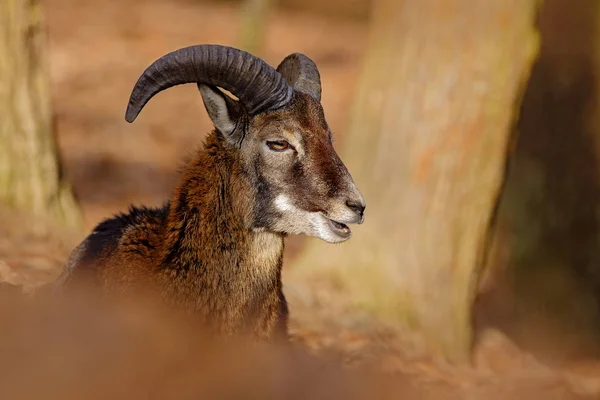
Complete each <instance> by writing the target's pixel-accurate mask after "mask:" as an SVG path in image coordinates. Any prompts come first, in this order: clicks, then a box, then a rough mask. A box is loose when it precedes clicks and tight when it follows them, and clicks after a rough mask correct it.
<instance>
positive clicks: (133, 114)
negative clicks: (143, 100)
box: [125, 107, 139, 124]
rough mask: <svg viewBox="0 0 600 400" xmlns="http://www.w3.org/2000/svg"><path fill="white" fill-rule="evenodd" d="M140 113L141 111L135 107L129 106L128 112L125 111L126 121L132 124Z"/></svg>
mask: <svg viewBox="0 0 600 400" xmlns="http://www.w3.org/2000/svg"><path fill="white" fill-rule="evenodd" d="M138 114H139V111H137V110H135V109H134V108H133V107H127V112H125V121H127V122H129V123H130V124H131V123H132V122H133V121H135V119H136V118H137V116H138Z"/></svg>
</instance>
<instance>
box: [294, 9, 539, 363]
mask: <svg viewBox="0 0 600 400" xmlns="http://www.w3.org/2000/svg"><path fill="white" fill-rule="evenodd" d="M538 6H539V1H536V0H496V1H481V2H473V1H471V0H438V1H436V0H424V1H409V0H404V1H396V0H376V1H375V2H374V9H373V12H372V18H373V20H372V28H371V33H370V39H369V47H368V50H367V52H366V54H365V62H364V70H363V73H362V76H361V78H360V81H359V82H358V87H357V98H356V101H355V106H354V109H353V113H352V121H351V128H350V131H349V132H348V136H347V138H346V139H345V140H344V143H345V148H344V152H343V153H342V155H343V159H344V161H345V162H346V164H347V165H348V167H349V169H350V172H351V173H352V175H353V176H354V179H355V181H356V183H357V185H358V187H359V189H361V191H362V192H363V194H364V195H365V198H366V200H367V211H366V222H365V224H364V225H363V226H362V227H359V228H356V229H355V235H354V238H353V239H351V240H350V241H349V242H347V243H345V244H344V245H342V246H338V248H337V249H335V250H334V251H328V253H329V254H331V255H332V256H331V257H327V256H324V254H327V253H325V251H327V250H325V249H324V248H323V247H322V245H321V244H318V243H313V244H311V247H309V248H308V249H307V251H306V253H305V255H304V258H302V259H301V260H300V261H299V262H300V263H301V264H303V265H304V267H305V268H310V267H313V268H317V267H318V269H319V270H323V269H324V267H325V266H327V265H331V266H333V267H332V268H337V269H339V272H338V274H339V279H340V280H341V281H342V282H343V283H344V286H346V287H347V288H348V289H349V290H351V292H352V295H353V296H354V298H355V299H356V301H357V302H358V303H359V304H363V305H366V306H367V307H369V308H371V309H372V310H375V311H378V312H386V313H391V314H393V315H394V316H395V317H397V318H398V319H399V320H400V321H401V322H402V323H403V324H404V325H405V326H407V327H408V328H410V329H412V330H414V331H417V332H419V334H420V336H422V337H424V338H425V342H426V345H427V347H428V349H429V350H430V351H432V352H434V353H442V354H444V355H446V356H447V357H448V358H449V359H453V360H456V361H461V360H466V358H467V357H468V354H469V351H470V348H471V342H472V321H471V320H472V312H471V310H472V304H473V299H474V296H475V293H476V287H477V281H478V276H479V273H480V271H481V266H482V265H483V263H484V258H485V254H486V248H487V242H488V240H487V238H488V230H489V226H490V223H491V220H492V218H493V214H494V210H495V206H496V203H497V199H498V196H499V194H500V191H501V187H502V183H503V178H504V171H505V163H506V158H507V151H508V149H509V143H510V139H511V133H512V131H513V126H514V121H515V118H516V110H518V104H519V103H520V98H521V95H522V93H523V91H524V88H525V84H526V82H527V79H528V78H529V75H530V71H531V68H532V65H533V63H534V61H535V59H536V54H537V51H538V47H539V37H538V34H537V31H536V29H535V23H534V22H535V15H536V11H537V7H538Z"/></svg>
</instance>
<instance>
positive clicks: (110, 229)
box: [63, 204, 168, 275]
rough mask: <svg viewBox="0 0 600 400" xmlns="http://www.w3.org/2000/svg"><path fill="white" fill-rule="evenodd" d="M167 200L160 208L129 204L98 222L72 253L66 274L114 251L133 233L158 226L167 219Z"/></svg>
mask: <svg viewBox="0 0 600 400" xmlns="http://www.w3.org/2000/svg"><path fill="white" fill-rule="evenodd" d="M167 213H168V204H166V205H165V206H163V207H160V208H148V207H136V206H130V207H129V210H128V212H127V213H119V214H116V215H114V216H113V217H112V218H109V219H106V220H104V221H102V222H101V223H99V224H98V225H97V226H96V227H95V228H94V230H93V231H92V233H90V235H88V237H86V238H85V239H84V240H83V241H82V242H81V243H80V244H79V245H78V246H77V247H76V248H75V249H74V250H73V252H72V253H71V255H70V256H69V259H68V260H67V262H66V264H65V268H64V272H63V275H64V274H68V273H69V272H71V271H73V270H74V269H75V268H77V267H78V266H79V265H85V264H95V263H96V262H97V260H101V259H103V258H105V257H107V256H109V255H110V254H111V253H113V252H115V251H116V250H117V248H118V247H119V245H120V244H121V243H122V242H123V240H124V239H125V238H126V237H127V236H128V235H129V234H130V233H131V232H133V234H134V235H135V234H136V232H142V231H150V230H153V229H156V227H157V226H159V225H161V224H162V223H163V221H164V220H165V219H166V216H167Z"/></svg>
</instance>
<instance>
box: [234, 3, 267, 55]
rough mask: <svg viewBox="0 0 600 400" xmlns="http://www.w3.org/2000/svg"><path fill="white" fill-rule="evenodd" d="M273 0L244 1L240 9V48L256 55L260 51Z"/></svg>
mask: <svg viewBox="0 0 600 400" xmlns="http://www.w3.org/2000/svg"><path fill="white" fill-rule="evenodd" d="M272 3H273V0H244V1H243V3H242V9H241V28H240V36H239V42H240V48H241V49H243V50H245V51H247V52H249V53H252V54H258V52H259V51H260V50H261V49H262V46H263V42H264V37H265V32H266V30H267V29H266V28H267V23H268V17H269V11H270V9H271V4H272Z"/></svg>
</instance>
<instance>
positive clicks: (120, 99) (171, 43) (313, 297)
mask: <svg viewBox="0 0 600 400" xmlns="http://www.w3.org/2000/svg"><path fill="white" fill-rule="evenodd" d="M43 4H44V7H45V9H44V11H45V13H46V19H47V23H48V31H49V37H50V51H49V60H50V71H51V82H52V90H53V106H54V110H55V112H56V127H57V134H58V141H59V147H60V152H61V157H62V163H63V166H64V171H65V174H66V177H67V179H68V180H69V181H70V182H71V183H72V185H73V187H74V190H75V193H76V195H77V198H78V200H79V202H80V204H81V207H82V211H83V217H84V221H85V230H86V232H87V231H89V230H90V229H91V228H92V227H93V226H94V225H95V224H97V223H98V222H99V221H101V220H102V219H103V218H106V217H108V216H110V215H111V214H113V213H114V212H117V211H119V210H123V209H125V208H126V207H127V206H128V205H129V204H131V203H134V204H146V205H158V204H161V203H162V202H163V201H164V200H165V199H166V198H167V197H168V196H169V194H170V192H171V190H172V188H173V187H174V185H175V183H176V180H177V167H178V166H179V165H180V164H181V160H182V159H183V158H184V157H185V156H187V155H189V154H190V149H194V148H196V147H197V146H199V145H200V144H201V142H202V140H203V137H204V134H205V133H206V132H208V131H209V130H210V128H211V126H210V122H209V120H208V118H207V116H206V113H205V111H204V107H203V105H202V102H201V99H200V96H198V94H197V92H196V89H195V88H194V87H193V86H180V87H175V88H173V89H170V90H169V91H166V92H164V93H161V94H160V95H159V96H157V97H156V98H154V99H153V100H152V101H151V102H150V103H149V104H148V105H147V106H146V108H145V109H144V111H143V112H142V114H141V115H140V118H139V119H138V120H137V121H136V122H135V123H134V124H131V125H130V124H127V123H126V122H125V120H124V118H123V116H124V111H125V106H126V104H127V100H128V96H129V92H130V90H131V88H132V86H133V84H134V82H135V81H136V79H137V77H138V76H139V74H140V73H141V72H142V71H143V70H144V68H145V67H146V66H147V65H148V64H149V63H151V62H152V61H154V60H155V59H156V58H158V57H159V56H161V55H163V54H165V53H167V52H169V51H172V50H173V49H176V48H180V47H184V46H187V45H192V44H199V43H220V44H228V45H235V43H236V36H235V33H236V32H235V26H236V21H237V9H236V7H235V6H233V5H230V4H229V5H228V4H213V3H203V2H200V1H184V0H178V1H166V0H164V1H160V0H147V1H135V0H121V1H119V2H107V1H100V0H88V1H85V2H84V1H77V0H44V2H43ZM366 28H367V27H366V25H364V24H361V23H359V22H351V21H345V20H341V19H334V18H326V17H323V16H315V15H310V14H302V13H298V12H291V11H285V10H278V11H276V12H275V13H274V14H273V15H272V19H271V22H270V24H269V28H268V34H267V40H266V45H265V48H264V51H263V52H262V53H261V54H260V55H261V56H262V57H263V58H264V59H265V60H266V61H267V62H269V63H270V64H271V65H277V63H278V62H279V61H280V60H282V59H283V58H284V57H285V56H286V55H287V54H288V53H291V52H295V51H300V52H304V53H306V54H308V55H309V56H310V57H311V58H313V59H314V60H315V62H316V63H317V65H318V66H319V69H320V71H321V76H322V83H323V105H324V109H325V112H326V116H327V119H328V121H329V124H330V126H331V128H332V130H333V131H334V135H335V136H336V145H337V146H339V144H340V143H341V142H343V139H344V135H343V133H344V131H345V129H346V126H347V121H348V117H349V112H350V101H351V98H352V94H353V89H354V82H355V81H356V79H357V76H358V74H359V65H360V59H361V56H362V53H363V51H364V47H365V43H366V33H367V29H366ZM81 238H82V234H80V233H73V232H67V231H60V230H57V229H55V228H53V227H51V225H49V224H46V223H44V222H42V221H39V220H37V219H36V220H34V219H31V218H29V217H28V216H22V215H16V214H15V213H13V212H9V211H7V210H2V209H0V277H3V278H4V279H6V280H8V281H11V282H14V283H20V284H25V285H30V286H36V285H38V284H40V283H43V282H50V281H51V280H52V279H54V278H55V277H56V276H57V274H58V273H59V272H60V268H61V266H62V264H63V262H64V260H65V259H66V257H67V255H68V253H69V252H70V250H71V249H72V248H73V247H74V246H75V245H76V244H77V242H78V241H79V240H80V239H81ZM303 240H305V239H293V240H292V241H291V242H290V245H289V246H288V248H287V251H288V254H287V255H286V256H287V259H288V260H291V259H293V257H294V254H296V253H297V252H298V251H301V247H302V243H303ZM288 264H289V263H288ZM294 276H295V279H296V280H295V281H293V282H289V281H288V282H285V285H286V287H287V288H289V292H288V293H286V294H287V296H288V297H289V298H290V303H291V304H292V308H291V317H292V322H291V331H292V334H293V335H294V337H295V340H296V341H297V342H299V343H300V344H301V345H302V346H305V347H306V348H308V349H309V350H310V351H311V352H313V353H315V354H317V355H319V356H322V357H324V358H326V359H329V360H332V361H335V362H339V363H341V364H343V365H345V366H348V367H356V368H367V369H369V370H370V371H371V372H381V374H385V375H386V376H392V377H394V379H395V381H396V385H395V389H394V390H396V392H395V393H397V395H398V398H406V399H409V398H410V399H412V398H414V399H428V398H432V399H478V398H484V397H485V398H486V399H521V398H523V399H529V398H540V399H585V398H590V399H591V398H600V364H599V363H598V362H595V361H594V360H575V361H573V362H572V363H569V364H565V365H561V366H556V365H552V366H551V365H547V364H544V363H542V362H541V361H539V360H537V359H536V358H535V357H533V356H532V355H531V354H529V353H528V352H527V351H525V350H523V349H520V348H519V347H517V346H516V345H515V344H514V343H512V342H511V340H510V339H509V338H508V337H507V336H505V335H504V334H503V333H501V332H499V331H497V330H494V329H492V328H488V329H486V330H484V331H482V332H479V340H478V344H477V345H476V347H475V352H474V358H473V360H474V363H473V366H470V367H457V366H451V365H448V364H446V363H444V362H442V361H440V360H434V359H430V358H428V357H425V356H423V354H422V353H421V352H420V351H418V349H414V348H412V347H411V345H409V344H408V342H409V341H408V340H406V337H405V335H404V334H403V333H400V332H398V331H397V330H395V328H394V327H393V326H392V325H391V324H387V323H386V321H382V320H381V319H377V320H376V319H375V318H371V316H369V315H366V314H364V313H361V312H358V311H357V310H355V309H353V308H352V305H351V302H349V301H348V299H344V298H343V297H342V296H340V295H337V294H336V291H335V290H334V288H332V286H331V282H327V281H323V280H322V279H321V278H319V279H317V278H315V279H312V278H311V277H310V276H303V275H294Z"/></svg>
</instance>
